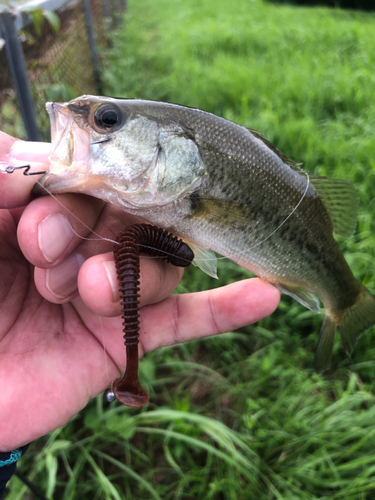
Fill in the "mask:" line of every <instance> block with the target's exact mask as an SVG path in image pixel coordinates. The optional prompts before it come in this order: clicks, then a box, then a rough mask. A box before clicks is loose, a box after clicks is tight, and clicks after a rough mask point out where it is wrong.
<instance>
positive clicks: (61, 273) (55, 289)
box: [46, 252, 85, 299]
mask: <svg viewBox="0 0 375 500" xmlns="http://www.w3.org/2000/svg"><path fill="white" fill-rule="evenodd" d="M84 260H85V259H84V258H83V257H82V255H81V254H79V253H75V252H74V253H72V254H70V255H69V257H67V258H66V259H65V260H64V261H63V262H61V264H59V265H57V266H56V267H54V268H52V269H47V275H46V287H47V288H48V290H49V291H50V292H51V293H52V295H54V296H55V297H57V298H58V299H65V298H66V297H68V296H69V295H71V294H72V293H73V292H75V291H76V290H77V276H78V272H79V270H80V268H81V266H82V264H83V263H84Z"/></svg>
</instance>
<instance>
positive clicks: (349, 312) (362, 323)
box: [315, 285, 375, 373]
mask: <svg viewBox="0 0 375 500" xmlns="http://www.w3.org/2000/svg"><path fill="white" fill-rule="evenodd" d="M374 324H375V297H374V296H373V295H371V293H370V292H369V291H368V290H367V288H366V287H364V286H363V285H361V289H360V292H359V294H358V298H357V300H356V302H355V303H354V304H353V305H352V306H351V307H349V308H348V309H345V311H344V312H343V314H342V315H341V318H339V317H337V316H335V315H334V314H333V313H332V312H331V311H329V310H327V311H326V316H325V318H324V322H323V326H322V329H321V330H320V336H319V342H318V346H317V348H316V353H315V369H316V371H317V372H318V373H319V372H321V371H323V370H327V369H328V368H329V367H330V364H331V358H332V348H333V342H334V338H335V333H336V327H337V326H339V330H340V335H341V339H342V343H343V346H344V349H345V352H346V354H347V355H348V356H349V357H350V356H351V354H352V352H353V349H354V346H355V344H356V342H357V340H358V338H359V336H360V335H361V333H363V332H364V331H365V330H367V329H368V328H370V327H371V326H373V325H374Z"/></svg>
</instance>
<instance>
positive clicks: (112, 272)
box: [103, 260, 120, 302]
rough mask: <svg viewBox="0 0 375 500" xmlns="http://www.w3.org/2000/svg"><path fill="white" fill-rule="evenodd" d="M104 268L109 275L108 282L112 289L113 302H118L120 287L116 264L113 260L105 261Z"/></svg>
mask: <svg viewBox="0 0 375 500" xmlns="http://www.w3.org/2000/svg"><path fill="white" fill-rule="evenodd" d="M103 267H104V270H105V272H106V274H107V278H108V281H109V283H110V285H111V288H112V294H113V302H117V301H118V300H119V298H120V292H119V286H118V282H117V274H116V267H115V263H114V262H113V261H111V260H109V261H103Z"/></svg>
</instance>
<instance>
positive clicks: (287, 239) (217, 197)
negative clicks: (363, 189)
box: [40, 96, 375, 371]
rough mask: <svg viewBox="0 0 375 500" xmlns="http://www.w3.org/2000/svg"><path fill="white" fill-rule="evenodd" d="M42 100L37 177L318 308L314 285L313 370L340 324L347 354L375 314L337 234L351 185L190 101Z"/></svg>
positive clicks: (348, 221) (352, 212)
mask: <svg viewBox="0 0 375 500" xmlns="http://www.w3.org/2000/svg"><path fill="white" fill-rule="evenodd" d="M47 111H48V113H49V115H50V120H51V135H52V147H53V151H52V155H51V168H50V170H49V172H48V173H47V174H46V175H45V176H44V177H43V178H42V180H41V181H40V182H41V184H42V185H44V186H45V187H46V188H48V189H49V191H51V192H52V193H60V192H84V193H87V194H91V195H92V196H96V197H98V198H101V199H103V200H105V201H107V202H110V203H114V204H115V205H118V206H120V207H121V208H123V209H124V210H126V211H128V212H130V213H133V214H136V215H139V216H140V217H142V218H144V219H145V220H146V221H148V222H151V223H152V224H156V225H158V226H160V227H162V228H164V229H166V230H168V231H170V232H172V233H174V234H177V235H179V236H181V237H183V238H185V240H186V241H188V242H189V244H191V245H193V247H195V248H196V249H199V251H200V252H203V254H204V252H205V250H204V249H211V250H214V251H216V252H218V253H220V254H222V255H224V256H226V257H228V258H230V259H231V260H233V261H234V262H236V263H238V264H240V265H241V266H243V267H245V268H247V269H250V270H251V271H253V272H254V273H255V274H256V275H258V276H260V277H261V278H263V279H265V280H267V281H269V282H270V283H272V284H274V285H275V286H277V287H278V288H279V289H280V290H282V291H283V292H285V293H287V294H289V295H292V296H293V297H294V298H296V299H297V300H298V301H299V302H301V303H302V304H303V305H305V306H306V307H309V308H310V309H312V310H314V311H319V301H318V299H317V298H316V296H317V297H319V299H320V300H321V301H322V303H323V305H324V308H325V320H324V322H323V326H322V329H321V333H320V337H319V342H318V347H317V352H316V359H315V366H316V368H317V370H318V371H321V370H324V369H326V368H328V367H329V365H330V362H331V354H332V346H333V339H334V336H335V332H336V329H337V327H339V330H340V334H341V337H342V341H343V345H344V348H345V351H346V352H347V354H348V355H350V354H351V352H352V350H353V348H354V345H355V342H356V340H357V339H358V337H359V335H360V334H361V333H362V332H363V331H364V330H366V329H368V328H369V327H370V326H372V325H373V324H375V298H374V297H373V296H372V295H371V294H370V292H369V291H368V290H367V289H366V288H365V287H364V286H363V285H362V284H361V283H360V282H359V281H357V280H356V279H355V278H354V276H353V274H352V272H351V270H350V268H349V266H348V264H347V263H346V261H345V259H344V257H343V255H342V253H341V251H340V249H339V247H338V245H337V243H336V241H335V239H334V237H333V232H335V233H336V234H340V235H342V236H348V235H350V234H351V233H352V232H353V230H354V226H355V222H356V213H357V207H358V195H357V193H356V191H355V189H354V188H353V187H352V186H351V185H350V184H349V183H347V182H345V181H340V180H333V179H325V178H323V177H320V178H319V177H318V178H317V177H311V178H309V176H308V175H307V173H306V172H303V171H302V170H299V168H298V166H297V165H296V164H295V163H294V162H293V161H292V160H290V159H289V158H287V157H286V156H285V155H284V154H283V153H281V152H280V151H279V150H278V149H277V148H276V147H275V146H273V145H272V144H271V143H270V142H268V141H267V140H266V139H264V138H262V137H261V136H260V135H259V134H258V133H257V132H255V131H253V130H249V129H246V128H245V127H242V126H240V125H237V124H235V123H233V122H230V121H228V120H225V119H223V118H220V117H218V116H215V115H213V114H210V113H206V112H204V111H201V110H197V109H192V108H187V107H183V106H178V105H175V104H169V103H162V102H157V101H142V100H136V99H135V100H127V99H112V98H108V97H96V96H82V97H79V98H77V99H74V100H73V101H71V102H70V103H47ZM64 148H65V151H64ZM77 158H79V159H80V161H78V160H77Z"/></svg>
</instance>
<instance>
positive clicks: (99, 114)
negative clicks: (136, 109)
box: [94, 104, 122, 131]
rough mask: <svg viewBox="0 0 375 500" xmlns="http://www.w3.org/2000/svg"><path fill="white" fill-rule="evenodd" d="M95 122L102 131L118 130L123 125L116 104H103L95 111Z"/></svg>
mask: <svg viewBox="0 0 375 500" xmlns="http://www.w3.org/2000/svg"><path fill="white" fill-rule="evenodd" d="M94 120H95V125H96V126H97V127H98V128H100V129H102V130H105V131H109V130H114V129H116V130H117V129H118V128H119V127H120V126H121V124H122V115H121V112H120V110H119V109H118V108H117V106H115V105H114V104H103V105H102V106H99V108H98V109H97V110H96V111H95V114H94Z"/></svg>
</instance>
